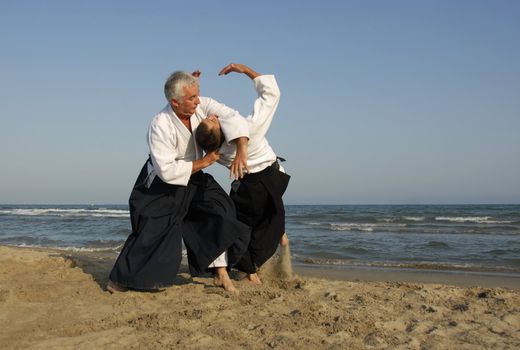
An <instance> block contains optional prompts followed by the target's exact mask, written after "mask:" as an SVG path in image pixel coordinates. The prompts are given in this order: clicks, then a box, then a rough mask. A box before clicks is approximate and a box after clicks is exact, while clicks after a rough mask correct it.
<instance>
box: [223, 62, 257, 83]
mask: <svg viewBox="0 0 520 350" xmlns="http://www.w3.org/2000/svg"><path fill="white" fill-rule="evenodd" d="M231 72H235V73H243V74H246V75H247V76H248V77H250V78H251V79H255V78H256V77H258V76H259V75H260V74H258V73H257V72H255V71H254V70H252V69H251V68H250V67H248V66H246V65H245V64H240V63H230V64H228V65H227V66H225V67H224V68H222V69H221V70H220V72H219V73H218V75H226V74H229V73H231Z"/></svg>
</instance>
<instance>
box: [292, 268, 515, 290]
mask: <svg viewBox="0 0 520 350" xmlns="http://www.w3.org/2000/svg"><path fill="white" fill-rule="evenodd" d="M293 267H294V271H295V272H296V273H299V274H301V275H302V276H306V277H316V278H325V279H329V280H340V281H349V280H350V281H364V282H404V283H427V284H445V285H453V286H459V287H477V286H479V287H488V288H497V287H503V288H512V289H517V290H520V275H516V274H506V273H500V272H496V273H495V272H481V271H460V270H424V269H411V268H385V267H365V266H341V267H336V266H316V265H308V264H293Z"/></svg>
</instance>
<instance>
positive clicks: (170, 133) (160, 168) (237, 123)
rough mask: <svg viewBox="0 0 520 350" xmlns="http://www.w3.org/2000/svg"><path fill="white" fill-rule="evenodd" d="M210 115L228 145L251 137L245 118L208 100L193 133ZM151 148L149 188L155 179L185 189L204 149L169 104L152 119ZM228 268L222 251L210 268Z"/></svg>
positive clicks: (199, 111) (196, 117)
mask: <svg viewBox="0 0 520 350" xmlns="http://www.w3.org/2000/svg"><path fill="white" fill-rule="evenodd" d="M211 114H215V115H218V117H219V120H220V125H221V127H222V132H223V133H224V136H225V138H226V142H227V143H229V142H231V140H234V139H236V138H238V137H249V128H248V125H247V122H246V121H245V119H244V117H242V116H241V115H240V114H239V113H238V112H237V111H235V110H233V109H231V108H229V107H227V106H225V105H223V104H221V103H219V102H217V101H215V100H213V99H211V98H208V97H200V104H199V105H198V106H197V109H196V110H195V113H194V114H193V115H192V116H191V117H190V123H191V129H192V131H195V129H196V128H197V126H198V125H199V123H200V122H201V120H203V119H204V118H206V117H208V116H209V115H211ZM148 146H149V148H150V158H151V160H152V164H153V165H152V164H148V178H147V181H146V184H147V187H150V185H151V184H152V182H153V180H154V178H155V176H159V178H160V179H161V180H163V181H164V182H166V183H169V184H171V185H183V186H186V184H187V183H188V181H189V179H190V176H191V171H192V162H193V161H194V160H196V159H201V158H202V150H201V148H200V147H199V145H198V144H197V142H196V141H195V138H194V137H193V134H192V132H190V131H189V130H188V128H187V127H186V126H185V125H184V124H183V123H182V122H181V120H180V119H179V117H177V115H176V114H175V112H174V111H173V109H172V107H171V106H170V104H168V105H167V106H166V107H164V109H163V110H162V111H161V112H160V113H159V114H157V115H156V116H155V117H154V118H153V120H152V123H151V124H150V128H149V130H148ZM227 265H228V259H227V253H226V252H223V253H222V254H221V255H220V256H219V257H217V259H215V261H213V262H212V263H211V264H210V265H209V266H208V267H210V268H213V267H225V266H227Z"/></svg>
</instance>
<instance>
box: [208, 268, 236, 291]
mask: <svg viewBox="0 0 520 350" xmlns="http://www.w3.org/2000/svg"><path fill="white" fill-rule="evenodd" d="M213 282H214V283H215V285H216V286H219V287H222V288H224V290H225V291H227V292H230V293H233V294H236V295H238V294H240V292H239V291H238V289H236V288H235V286H234V285H233V281H231V278H229V274H228V272H227V270H226V268H225V267H216V268H215V278H214V279H213Z"/></svg>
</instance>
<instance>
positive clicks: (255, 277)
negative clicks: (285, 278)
mask: <svg viewBox="0 0 520 350" xmlns="http://www.w3.org/2000/svg"><path fill="white" fill-rule="evenodd" d="M247 279H248V280H249V282H251V283H253V284H256V285H260V284H262V280H261V279H260V277H258V274H256V273H249V274H247Z"/></svg>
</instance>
